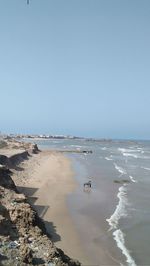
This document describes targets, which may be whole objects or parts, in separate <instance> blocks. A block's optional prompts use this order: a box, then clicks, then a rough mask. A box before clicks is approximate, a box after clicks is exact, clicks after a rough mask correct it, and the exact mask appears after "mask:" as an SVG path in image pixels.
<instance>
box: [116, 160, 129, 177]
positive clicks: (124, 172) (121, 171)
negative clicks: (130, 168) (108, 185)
mask: <svg viewBox="0 0 150 266" xmlns="http://www.w3.org/2000/svg"><path fill="white" fill-rule="evenodd" d="M114 166H115V168H116V170H117V171H118V172H119V173H120V174H121V175H126V174H127V172H126V170H125V169H123V168H122V167H120V166H118V165H117V164H116V163H114Z"/></svg>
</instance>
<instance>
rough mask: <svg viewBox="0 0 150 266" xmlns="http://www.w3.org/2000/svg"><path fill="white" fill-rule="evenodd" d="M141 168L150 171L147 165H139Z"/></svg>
mask: <svg viewBox="0 0 150 266" xmlns="http://www.w3.org/2000/svg"><path fill="white" fill-rule="evenodd" d="M141 168H142V169H144V170H147V171H150V168H148V167H141Z"/></svg>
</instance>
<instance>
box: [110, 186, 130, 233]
mask: <svg viewBox="0 0 150 266" xmlns="http://www.w3.org/2000/svg"><path fill="white" fill-rule="evenodd" d="M117 197H118V199H119V203H118V205H117V207H116V209H115V212H114V213H113V214H112V216H111V217H110V218H109V219H106V221H107V222H108V223H109V225H110V228H109V231H110V230H113V229H117V226H118V223H119V220H120V218H121V217H125V216H127V212H126V205H128V200H127V194H126V186H125V185H123V186H121V187H120V188H119V192H118V194H117Z"/></svg>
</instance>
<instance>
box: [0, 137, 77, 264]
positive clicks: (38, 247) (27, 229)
mask: <svg viewBox="0 0 150 266" xmlns="http://www.w3.org/2000/svg"><path fill="white" fill-rule="evenodd" d="M13 145H15V149H14V150H13V149H12V142H11V143H7V148H5V149H0V154H1V155H0V265H4V266H6V265H18V266H20V265H22V266H24V265H64V266H65V265H72V266H78V265H80V263H79V262H78V261H76V260H74V259H71V258H70V257H69V256H68V255H66V254H65V253H66V252H65V253H64V252H63V251H62V249H60V248H57V247H56V246H55V244H54V243H53V241H52V237H51V236H50V234H48V230H47V227H46V225H45V224H44V222H43V219H42V217H40V215H38V210H36V208H33V206H31V205H32V204H31V202H30V200H29V196H28V195H26V196H25V195H24V194H23V193H20V189H21V186H20V187H19V186H18V185H19V182H20V185H21V184H22V185H23V182H22V181H23V180H21V178H22V177H23V175H24V183H25V180H26V182H27V179H28V176H27V177H26V176H25V174H26V173H27V172H26V171H24V168H25V165H24V164H25V162H29V161H30V160H32V159H33V160H32V163H33V161H34V156H40V157H41V155H40V153H39V154H38V152H39V151H38V148H37V146H35V145H31V144H30V145H29V144H23V143H21V144H20V143H18V142H15V141H13ZM16 146H17V147H18V153H17V150H16ZM21 146H24V147H21ZM27 146H28V147H27ZM20 147H21V149H22V148H24V151H22V150H20ZM27 148H28V149H27ZM10 154H11V156H7V155H10ZM33 154H36V155H33ZM29 158H30V160H28V159H29ZM24 160H26V161H24ZM44 160H45V159H44ZM35 161H36V160H35ZM43 162H44V161H43ZM29 164H30V163H29ZM36 166H37V161H36ZM32 169H33V168H32ZM17 182H18V184H17ZM16 184H17V186H16ZM55 185H56V184H55ZM22 189H23V187H22ZM24 191H25V190H24ZM54 204H55V203H54ZM56 205H57V203H56ZM52 222H53V221H52ZM52 222H51V224H52ZM61 223H62V221H61ZM72 241H73V240H72Z"/></svg>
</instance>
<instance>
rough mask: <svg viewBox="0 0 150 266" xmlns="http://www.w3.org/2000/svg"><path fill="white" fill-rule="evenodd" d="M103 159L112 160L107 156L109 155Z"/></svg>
mask: <svg viewBox="0 0 150 266" xmlns="http://www.w3.org/2000/svg"><path fill="white" fill-rule="evenodd" d="M105 159H106V160H107V161H112V160H113V159H112V158H109V157H105Z"/></svg>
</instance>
